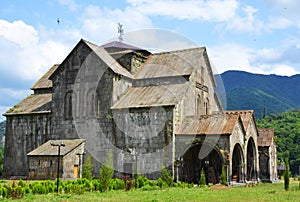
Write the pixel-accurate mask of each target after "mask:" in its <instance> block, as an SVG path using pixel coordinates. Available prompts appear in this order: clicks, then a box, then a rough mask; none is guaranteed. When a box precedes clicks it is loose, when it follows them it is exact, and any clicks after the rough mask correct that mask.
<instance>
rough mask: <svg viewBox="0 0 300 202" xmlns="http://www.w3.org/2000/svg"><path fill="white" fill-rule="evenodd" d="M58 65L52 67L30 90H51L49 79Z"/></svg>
mask: <svg viewBox="0 0 300 202" xmlns="http://www.w3.org/2000/svg"><path fill="white" fill-rule="evenodd" d="M58 66H59V64H56V65H53V66H52V67H51V68H50V69H49V70H48V71H47V72H46V73H45V74H44V75H43V76H42V77H41V78H40V79H39V80H38V81H37V82H36V83H35V84H34V85H33V86H32V87H31V90H36V89H45V88H52V81H51V80H50V79H49V77H50V76H51V75H52V74H53V72H55V70H56V69H57V68H58Z"/></svg>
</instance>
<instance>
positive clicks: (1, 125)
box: [0, 121, 6, 145]
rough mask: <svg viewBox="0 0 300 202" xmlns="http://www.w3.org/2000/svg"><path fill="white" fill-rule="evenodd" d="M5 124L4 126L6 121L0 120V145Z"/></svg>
mask: <svg viewBox="0 0 300 202" xmlns="http://www.w3.org/2000/svg"><path fill="white" fill-rule="evenodd" d="M5 126H6V121H2V122H0V145H2V138H3V136H5Z"/></svg>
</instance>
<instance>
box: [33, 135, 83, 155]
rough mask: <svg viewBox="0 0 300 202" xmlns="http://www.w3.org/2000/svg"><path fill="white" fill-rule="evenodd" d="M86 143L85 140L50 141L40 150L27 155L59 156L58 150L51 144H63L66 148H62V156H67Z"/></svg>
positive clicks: (40, 147) (39, 148)
mask: <svg viewBox="0 0 300 202" xmlns="http://www.w3.org/2000/svg"><path fill="white" fill-rule="evenodd" d="M83 142H85V140H84V139H74V140H49V141H47V142H46V143H44V144H42V145H41V146H39V147H38V148H36V149H34V150H32V151H31V152H29V153H28V154H27V156H57V154H58V148H57V147H56V146H52V145H51V143H54V144H57V145H58V144H61V143H64V144H65V146H64V147H60V156H65V155H66V154H68V153H69V152H71V151H72V150H74V149H75V148H76V147H78V146H79V145H81V144H82V143H83Z"/></svg>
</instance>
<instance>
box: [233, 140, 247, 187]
mask: <svg viewBox="0 0 300 202" xmlns="http://www.w3.org/2000/svg"><path fill="white" fill-rule="evenodd" d="M231 162H232V163H231V165H232V167H231V172H232V176H231V177H232V181H236V182H242V181H243V165H244V154H243V150H242V147H241V145H240V144H239V143H236V144H235V146H234V148H233V152H232V159H231Z"/></svg>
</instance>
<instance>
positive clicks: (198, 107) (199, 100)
mask: <svg viewBox="0 0 300 202" xmlns="http://www.w3.org/2000/svg"><path fill="white" fill-rule="evenodd" d="M201 103H202V99H201V96H200V95H199V94H198V96H197V115H198V116H200V115H202V112H201V111H202V108H201V106H202V105H201Z"/></svg>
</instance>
